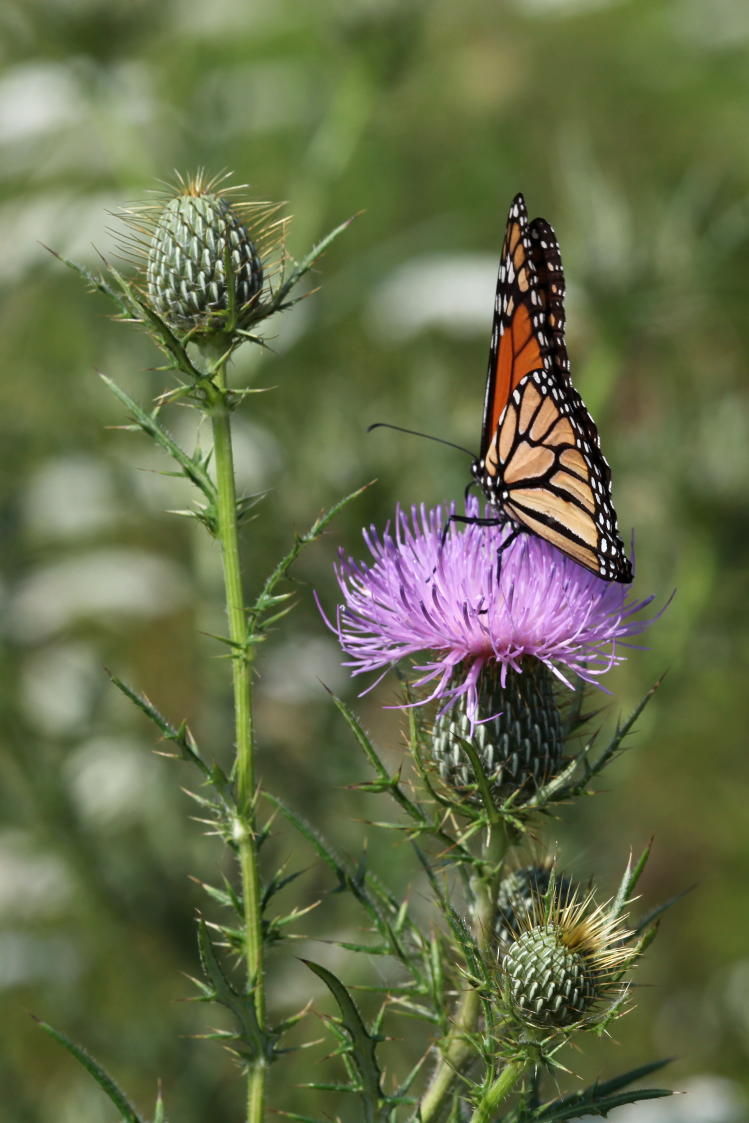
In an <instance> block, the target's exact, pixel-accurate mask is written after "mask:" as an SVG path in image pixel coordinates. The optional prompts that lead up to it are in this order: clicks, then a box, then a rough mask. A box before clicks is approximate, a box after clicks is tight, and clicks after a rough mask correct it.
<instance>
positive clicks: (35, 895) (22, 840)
mask: <svg viewBox="0 0 749 1123" xmlns="http://www.w3.org/2000/svg"><path fill="white" fill-rule="evenodd" d="M71 888H72V883H71V880H70V876H69V874H68V871H67V867H66V866H65V864H64V862H63V861H62V860H61V859H60V858H59V857H57V855H55V854H51V853H49V852H45V851H43V850H38V849H35V848H34V844H33V843H32V841H31V839H30V838H29V837H28V836H27V835H25V834H24V833H23V832H21V831H12V830H8V831H4V832H3V833H2V834H0V916H2V917H3V920H4V921H5V922H6V923H7V921H8V920H9V919H12V920H19V919H23V920H28V919H31V918H35V919H36V918H45V917H48V916H53V915H54V914H55V913H56V912H58V911H59V909H60V908H61V907H62V906H63V905H64V904H65V903H66V902H67V900H68V898H69V896H70V892H71Z"/></svg>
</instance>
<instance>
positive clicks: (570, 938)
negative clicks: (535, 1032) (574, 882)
mask: <svg viewBox="0 0 749 1123" xmlns="http://www.w3.org/2000/svg"><path fill="white" fill-rule="evenodd" d="M627 936H628V933H627V931H626V929H625V928H624V927H623V925H622V923H621V921H619V920H615V919H612V916H611V913H610V911H609V909H608V908H607V907H606V906H598V907H594V906H593V904H592V900H591V898H590V897H587V898H586V899H584V900H582V901H581V900H572V901H571V902H570V903H568V904H565V905H562V904H559V903H552V904H551V905H550V906H549V905H546V906H544V905H542V904H541V903H540V902H539V906H538V908H537V909H536V910H535V915H531V916H529V917H528V918H527V920H526V922H525V928H524V930H523V931H522V932H520V933H519V934H517V935H516V936H515V937H514V938H513V939H512V941H511V942H510V944H509V946H508V948H507V951H506V952H505V954H504V956H503V958H502V972H503V974H504V976H505V993H506V997H507V1000H508V1002H509V1004H510V1006H511V1008H512V1010H513V1012H514V1014H515V1016H516V1017H517V1018H518V1020H519V1021H521V1022H525V1023H526V1024H527V1025H531V1026H537V1027H539V1028H543V1029H553V1028H556V1029H563V1028H564V1027H566V1026H572V1025H575V1024H576V1023H584V1022H586V1021H589V1020H590V1019H591V1017H592V1014H593V1010H594V1007H595V1006H596V1004H597V1003H600V1002H602V1001H603V1000H605V999H607V998H609V999H610V998H612V997H615V996H616V995H617V994H621V993H622V992H623V987H622V984H621V983H620V982H619V976H620V975H621V972H622V970H623V969H624V967H625V966H626V964H627V963H628V962H629V961H630V960H631V958H632V949H631V947H627V945H626V940H627Z"/></svg>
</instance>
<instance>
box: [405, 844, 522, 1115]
mask: <svg viewBox="0 0 749 1123" xmlns="http://www.w3.org/2000/svg"><path fill="white" fill-rule="evenodd" d="M507 848H508V839H507V835H506V832H505V830H504V829H503V827H502V824H501V823H495V824H494V825H493V826H492V829H491V833H490V835H489V837H488V838H487V840H486V843H485V845H484V848H483V853H482V856H481V857H482V860H481V864H480V866H479V869H478V870H477V872H476V874H475V876H474V878H473V879H472V883H471V888H472V891H473V936H474V939H475V940H476V944H477V946H478V949H479V952H480V954H481V956H482V957H487V956H488V955H490V954H491V947H492V943H493V938H494V923H495V919H496V913H497V891H498V888H499V882H500V879H501V876H502V873H501V862H502V858H503V857H504V854H505V853H506V851H507ZM480 1014H481V998H480V995H479V992H478V990H477V989H476V988H475V987H471V989H470V990H466V991H465V992H464V993H463V995H462V996H461V998H460V999H459V1001H458V1005H457V1008H456V1010H455V1015H454V1020H453V1024H452V1027H451V1029H450V1032H449V1034H448V1036H447V1039H446V1041H445V1042H444V1044H443V1045H442V1048H441V1055H440V1060H439V1063H438V1064H437V1068H436V1070H435V1073H434V1076H433V1077H432V1081H431V1083H430V1085H429V1087H428V1088H427V1090H426V1092H425V1093H424V1097H423V1099H422V1101H421V1116H420V1119H421V1123H436V1120H437V1119H439V1118H440V1116H441V1115H442V1113H443V1110H444V1108H445V1105H446V1101H447V1097H448V1096H449V1095H450V1093H451V1091H452V1089H453V1085H454V1084H455V1082H456V1080H457V1079H458V1077H459V1075H460V1073H461V1070H462V1069H463V1068H464V1066H465V1065H466V1063H467V1062H468V1061H469V1060H471V1059H472V1058H473V1057H474V1056H475V1047H474V1046H473V1045H472V1044H471V1041H470V1036H469V1035H470V1034H472V1033H473V1032H474V1031H475V1030H476V1028H477V1026H478V1023H479V1017H480Z"/></svg>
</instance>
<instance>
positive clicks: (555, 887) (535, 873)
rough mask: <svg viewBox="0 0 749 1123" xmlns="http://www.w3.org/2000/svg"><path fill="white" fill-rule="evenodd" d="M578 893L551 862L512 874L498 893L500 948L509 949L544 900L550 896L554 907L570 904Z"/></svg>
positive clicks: (496, 926) (503, 882)
mask: <svg viewBox="0 0 749 1123" xmlns="http://www.w3.org/2000/svg"><path fill="white" fill-rule="evenodd" d="M575 892H576V891H575V886H574V883H573V882H572V880H571V879H570V878H569V877H565V875H564V874H559V873H557V872H556V871H555V870H554V867H553V865H552V863H551V862H547V863H546V864H545V865H537V866H523V867H522V869H518V870H514V871H513V872H512V873H511V874H508V876H507V877H505V878H503V879H502V881H501V882H500V883H499V889H498V890H497V917H496V921H495V925H494V932H495V935H496V937H497V940H498V941H499V943H500V945H501V946H503V947H506V946H507V945H508V944H510V943H511V942H512V940H513V939H515V938H516V937H517V936H518V934H519V933H520V932H521V931H522V930H523V925H524V924H527V918H528V917H529V916H532V915H534V913H535V912H536V911H537V909H538V907H539V903H540V902H541V901H544V900H545V899H547V897H548V899H549V902H550V903H553V904H554V905H557V906H564V905H568V904H570V902H571V901H573V900H574V899H575Z"/></svg>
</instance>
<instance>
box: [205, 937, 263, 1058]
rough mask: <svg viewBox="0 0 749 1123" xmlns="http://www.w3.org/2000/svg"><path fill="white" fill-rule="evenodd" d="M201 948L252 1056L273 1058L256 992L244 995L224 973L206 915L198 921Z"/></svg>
mask: <svg viewBox="0 0 749 1123" xmlns="http://www.w3.org/2000/svg"><path fill="white" fill-rule="evenodd" d="M198 950H199V952H200V962H201V965H202V967H203V971H204V973H205V975H206V978H207V979H208V980H209V982H210V984H211V986H212V987H213V990H214V997H215V1000H216V1002H219V1003H220V1004H221V1005H222V1006H225V1007H226V1008H227V1009H228V1010H230V1011H231V1012H232V1014H234V1016H235V1018H236V1019H237V1021H238V1022H239V1025H240V1027H241V1031H242V1033H241V1040H242V1041H243V1043H244V1044H245V1045H247V1047H248V1049H249V1055H250V1058H251V1059H254V1058H256V1057H262V1056H264V1057H265V1058H266V1059H268V1060H270V1059H271V1058H272V1052H273V1051H272V1047H271V1042H270V1039H269V1038H266V1036H265V1034H264V1033H263V1031H262V1029H261V1028H260V1024H259V1022H258V1020H257V1014H256V1013H255V1004H254V1002H253V998H252V994H247V995H240V994H238V993H237V992H236V991H235V990H234V988H233V987H232V985H231V983H230V982H229V980H228V979H227V977H226V975H225V974H224V969H223V967H222V966H221V963H220V962H219V959H218V957H217V955H216V952H215V949H214V947H213V943H212V942H211V939H210V936H209V935H208V927H207V925H206V923H205V921H204V920H203V919H202V918H201V919H200V921H199V922H198Z"/></svg>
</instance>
